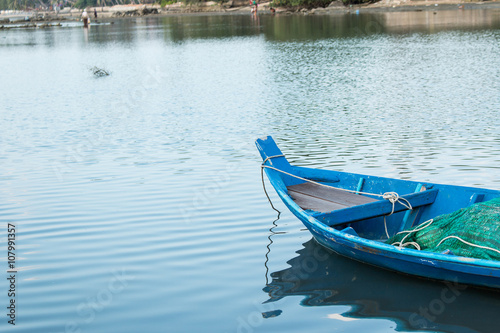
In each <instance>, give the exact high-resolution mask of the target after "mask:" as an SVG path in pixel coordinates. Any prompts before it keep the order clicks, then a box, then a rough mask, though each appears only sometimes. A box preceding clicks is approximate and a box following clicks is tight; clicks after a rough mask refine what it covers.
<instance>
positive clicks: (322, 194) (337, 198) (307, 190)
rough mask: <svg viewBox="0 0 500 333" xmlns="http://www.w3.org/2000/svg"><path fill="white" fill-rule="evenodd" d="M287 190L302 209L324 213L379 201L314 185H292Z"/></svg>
mask: <svg viewBox="0 0 500 333" xmlns="http://www.w3.org/2000/svg"><path fill="white" fill-rule="evenodd" d="M287 189H288V194H290V196H291V197H292V199H293V200H294V201H295V203H296V204H297V205H299V206H300V207H301V208H302V209H310V210H314V211H317V212H322V213H327V212H331V211H333V210H337V209H342V208H347V207H352V206H357V205H362V204H365V203H369V202H374V201H377V199H373V198H370V197H366V196H364V195H358V194H354V193H350V192H346V191H342V190H338V189H335V188H328V187H324V186H320V185H316V184H312V183H302V184H298V185H292V186H288V187H287Z"/></svg>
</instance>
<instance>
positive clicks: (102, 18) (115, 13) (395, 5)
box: [0, 0, 500, 29]
mask: <svg viewBox="0 0 500 333" xmlns="http://www.w3.org/2000/svg"><path fill="white" fill-rule="evenodd" d="M270 4H271V2H264V3H260V4H259V11H258V12H259V15H270V14H274V15H290V14H300V15H313V14H316V15H321V14H323V15H329V14H330V15H334V14H341V13H348V12H355V13H362V12H394V11H438V10H470V9H497V10H500V0H493V1H480V2H472V1H471V2H467V1H463V0H462V1H457V0H429V1H425V0H381V1H379V2H376V3H373V4H368V5H351V6H344V5H343V3H342V2H341V1H339V0H336V1H332V3H330V5H329V6H328V7H326V8H314V9H309V8H302V7H295V8H276V9H275V12H274V13H272V12H271V10H270ZM94 9H95V12H96V13H97V18H95V17H94ZM87 12H88V13H89V16H90V18H91V21H92V22H94V23H95V22H99V23H100V22H108V23H112V22H113V20H115V19H120V18H127V17H142V16H151V15H154V16H169V15H190V14H204V15H206V14H217V15H225V14H250V12H251V7H250V6H249V5H248V1H246V0H230V1H228V2H225V3H224V4H223V5H221V4H220V3H217V2H213V1H209V2H203V3H200V4H197V5H185V4H184V3H182V2H177V3H175V4H172V5H167V6H165V7H160V6H159V5H147V6H146V5H116V6H109V7H108V6H105V7H96V8H93V7H91V8H87ZM81 14H82V10H80V9H71V8H65V9H63V10H61V11H59V12H57V13H56V12H54V11H52V12H12V11H10V12H2V13H1V14H0V29H9V28H47V27H54V26H62V24H61V22H71V21H75V22H79V21H80V17H81Z"/></svg>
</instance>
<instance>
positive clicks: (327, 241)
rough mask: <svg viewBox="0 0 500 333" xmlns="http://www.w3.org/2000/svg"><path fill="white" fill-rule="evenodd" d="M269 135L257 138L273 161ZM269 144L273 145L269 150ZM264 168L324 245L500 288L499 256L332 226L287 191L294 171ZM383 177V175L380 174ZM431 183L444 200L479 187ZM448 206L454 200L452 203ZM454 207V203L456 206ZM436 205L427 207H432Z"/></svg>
mask: <svg viewBox="0 0 500 333" xmlns="http://www.w3.org/2000/svg"><path fill="white" fill-rule="evenodd" d="M271 140H272V138H270V137H268V138H266V139H262V140H261V142H259V140H258V141H257V146H258V147H259V150H261V155H262V157H263V159H264V161H265V163H269V160H266V157H265V156H267V157H269V156H280V154H281V151H279V149H278V148H277V147H274V146H273V144H272V143H274V141H271ZM270 142H271V143H270ZM266 147H269V150H267V149H266ZM276 149H278V150H276ZM272 165H274V167H278V168H279V169H280V170H282V169H284V170H287V172H289V173H290V174H292V173H295V174H301V175H303V174H304V173H307V172H309V173H310V174H314V173H315V172H319V174H321V176H322V177H323V179H322V180H323V181H328V178H329V176H331V175H334V174H330V173H328V172H325V171H324V170H319V171H314V170H313V169H311V170H309V171H308V170H306V169H305V168H300V171H301V172H297V170H298V169H296V168H294V167H292V166H290V165H289V164H287V163H286V162H285V161H283V160H282V159H281V160H280V161H277V162H275V163H274V164H272ZM265 170H266V173H267V175H268V178H269V180H270V182H271V184H272V185H273V187H274V188H275V190H276V192H277V194H278V195H279V197H280V198H281V200H282V201H283V202H284V204H285V205H286V206H287V207H288V209H289V210H290V211H291V212H292V213H293V214H294V215H295V216H296V217H297V218H298V219H299V220H300V221H301V222H302V223H303V224H304V225H305V226H306V227H307V228H308V229H309V231H310V232H311V234H312V235H313V236H314V238H315V239H316V241H317V242H318V243H319V244H321V245H323V246H324V247H326V248H328V249H330V250H332V251H334V252H336V253H338V254H340V255H342V256H345V257H348V258H351V259H354V260H357V261H360V262H363V263H366V264H370V265H374V266H377V267H380V268H384V269H388V270H392V271H395V272H400V273H404V274H410V275H414V276H419V277H423V278H429V279H435V280H443V281H451V282H453V283H461V284H468V285H475V286H481V287H487V288H495V289H498V288H500V262H498V261H493V260H485V259H474V258H468V257H459V256H455V255H449V254H441V253H434V252H428V251H418V250H414V249H409V248H404V247H397V246H393V245H390V244H386V243H384V242H382V241H379V240H373V239H367V238H364V237H360V236H359V235H357V234H356V233H355V232H354V233H352V234H351V233H348V232H345V231H343V230H339V229H338V228H335V227H330V226H328V225H326V224H325V223H324V222H322V221H320V220H318V219H317V218H315V214H314V212H311V211H306V210H304V209H302V208H301V207H300V206H299V205H297V204H296V203H295V201H294V200H293V199H292V198H291V197H290V195H289V194H288V192H287V186H288V185H289V184H295V182H294V181H293V180H292V178H293V177H288V176H287V177H288V178H286V177H283V175H282V174H281V173H280V172H278V171H276V170H274V169H269V168H266V169H265ZM380 181H384V180H383V179H381V180H380ZM432 186H433V187H434V188H436V189H438V190H440V191H441V193H440V195H441V197H440V199H439V200H445V199H446V198H449V197H452V196H453V195H455V196H456V197H457V199H456V200H455V201H457V202H459V201H460V200H462V199H460V195H461V196H462V197H464V198H468V197H473V195H471V194H472V193H476V192H477V191H478V189H476V188H467V187H456V186H450V185H439V184H433V185H432ZM460 193H461V194H460ZM481 193H482V194H481V195H482V196H484V197H487V198H488V199H490V198H494V197H499V196H500V192H499V191H495V190H486V189H481ZM442 198H444V199H442ZM455 201H453V202H455ZM462 201H463V200H462ZM444 204H445V202H442V203H441V205H444ZM449 206H452V204H450V205H449ZM455 208H456V207H453V209H455ZM432 209H434V208H432ZM432 209H430V210H429V211H430V212H431V213H434V211H433V210H432ZM353 224H354V223H353Z"/></svg>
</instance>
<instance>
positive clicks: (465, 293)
mask: <svg viewBox="0 0 500 333" xmlns="http://www.w3.org/2000/svg"><path fill="white" fill-rule="evenodd" d="M431 13H432V12H431ZM431 13H427V12H421V13H410V14H408V13H391V14H387V15H385V14H373V15H370V14H365V15H356V16H355V15H349V14H348V15H342V16H311V17H306V16H283V17H280V16H277V17H270V16H261V17H259V18H258V19H255V18H252V17H250V16H246V15H241V16H195V17H187V16H185V17H166V18H142V19H130V20H121V21H117V22H115V24H113V25H94V26H92V27H91V28H90V30H83V29H82V28H81V27H78V26H75V25H74V24H73V25H66V26H63V27H61V28H50V29H45V30H44V29H37V30H28V29H11V30H7V31H5V30H4V31H1V32H0V56H1V57H0V59H1V60H0V73H1V81H0V101H1V106H0V112H1V113H0V219H1V225H2V231H1V232H0V249H1V251H2V253H4V254H6V253H7V224H8V223H11V224H14V225H15V226H16V250H15V253H16V268H17V270H18V272H17V273H16V286H15V287H16V292H17V293H16V298H15V301H16V306H17V307H16V325H15V327H13V326H12V325H10V324H8V322H7V320H9V318H8V317H7V316H6V314H7V311H8V310H7V309H6V307H7V306H8V305H9V303H8V302H9V300H10V297H8V296H7V292H8V289H9V284H8V283H7V279H6V278H8V277H9V274H8V273H7V272H6V271H7V269H8V266H7V255H5V257H4V256H3V255H2V256H0V257H2V263H1V265H2V269H5V273H4V275H3V277H2V279H0V281H1V282H0V303H1V304H0V305H1V306H0V308H2V309H3V310H1V313H0V314H1V317H0V318H3V319H1V320H0V329H1V331H2V332H3V331H8V332H202V331H203V332H245V333H249V332H304V331H313V332H360V331H370V332H393V331H424V330H431V331H446V332H487V331H491V332H494V331H495V330H496V327H497V324H496V313H498V310H499V309H500V297H499V294H497V293H495V292H491V291H482V290H478V289H474V288H471V287H469V288H466V289H463V287H462V286H460V287H458V286H454V285H453V284H452V285H446V284H444V283H441V282H430V281H425V280H420V279H415V278H411V277H407V276H402V275H398V274H395V273H390V272H385V271H381V270H378V269H375V268H372V267H367V266H365V265H362V264H358V263H356V262H353V261H350V260H347V259H344V258H341V257H338V256H336V255H335V254H332V253H327V252H326V251H325V250H323V249H322V248H321V247H320V246H319V245H317V244H316V243H314V241H312V240H311V236H310V234H309V233H308V232H307V231H306V230H304V227H303V226H302V225H301V224H300V222H299V221H298V220H297V219H296V218H294V217H293V216H292V215H291V213H289V212H288V211H286V210H285V208H284V206H283V205H282V204H281V203H280V202H279V201H278V199H277V197H276V195H275V194H274V193H273V192H271V198H272V199H273V201H274V203H275V205H276V206H277V207H278V208H279V209H280V210H282V211H283V212H282V214H281V215H280V218H279V219H278V220H276V213H275V212H274V211H273V210H272V209H271V208H270V206H269V203H268V202H267V199H266V197H265V195H264V193H263V190H262V184H261V178H260V168H259V165H260V162H259V156H258V153H257V152H256V149H255V148H254V145H253V142H254V140H255V139H256V138H257V137H260V136H264V135H273V136H274V137H275V139H276V140H277V141H278V143H279V144H280V145H281V147H282V149H283V151H284V153H285V154H286V155H287V156H288V157H289V159H290V160H291V161H292V162H294V163H295V164H298V165H302V166H314V167H320V168H331V169H337V170H345V171H353V172H361V173H367V174H374V175H377V176H389V177H397V178H403V179H413V180H420V181H433V182H442V183H451V184H456V185H467V186H480V187H487V188H494V189H500V173H499V170H500V167H499V165H500V163H499V162H500V135H499V128H500V117H499V113H498V110H499V109H500V58H499V57H498V55H499V54H500V46H499V45H500V44H499V43H498V40H499V38H500V30H499V29H500V16H499V13H498V12H496V11H493V10H492V11H489V12H485V11H461V12H459V11H457V12H438V14H436V15H433V14H431ZM408 15H410V17H409V16H408ZM409 18H410V19H411V20H409ZM432 20H434V21H432ZM408 22H412V23H411V24H409V23H408ZM94 67H97V68H102V69H105V70H106V71H108V72H109V73H110V75H109V76H105V77H96V76H95V75H94V74H93V72H92V68H94ZM443 295H445V296H446V297H445V298H443V297H444V296H443Z"/></svg>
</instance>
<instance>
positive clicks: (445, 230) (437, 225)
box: [387, 198, 500, 260]
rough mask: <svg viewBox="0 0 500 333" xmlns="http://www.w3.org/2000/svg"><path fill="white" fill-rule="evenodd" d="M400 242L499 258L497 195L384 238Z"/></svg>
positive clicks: (424, 248) (422, 247) (475, 255)
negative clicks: (409, 230) (491, 198)
mask: <svg viewBox="0 0 500 333" xmlns="http://www.w3.org/2000/svg"><path fill="white" fill-rule="evenodd" d="M460 239H461V240H460ZM400 242H403V244H405V245H403V246H404V247H407V248H411V249H414V248H418V247H420V250H424V251H429V252H438V253H449V254H454V255H457V256H462V257H470V258H478V259H489V260H500V198H496V199H493V200H490V201H486V202H481V203H476V204H474V205H471V206H469V207H466V208H462V209H460V210H457V211H455V212H453V213H450V214H445V215H439V216H438V217H436V218H434V219H433V220H429V221H426V222H423V223H421V224H420V225H418V226H416V227H414V228H413V229H411V232H408V231H403V232H401V233H398V234H396V235H394V236H393V237H391V238H389V239H388V240H387V243H388V244H394V243H396V244H394V245H397V246H398V245H399V243H400ZM414 243H416V244H418V246H417V245H415V244H414ZM467 243H469V244H467ZM471 244H473V245H471ZM474 245H475V246H474ZM493 249H494V250H493ZM495 250H496V251H495Z"/></svg>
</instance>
